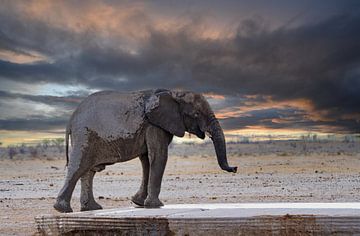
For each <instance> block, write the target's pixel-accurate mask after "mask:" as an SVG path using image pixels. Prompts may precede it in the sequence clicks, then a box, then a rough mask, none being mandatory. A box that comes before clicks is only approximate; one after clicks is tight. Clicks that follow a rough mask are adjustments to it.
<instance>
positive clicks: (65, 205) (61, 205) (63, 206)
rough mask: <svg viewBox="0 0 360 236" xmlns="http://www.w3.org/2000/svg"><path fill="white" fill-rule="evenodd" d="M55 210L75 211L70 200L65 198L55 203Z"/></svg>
mask: <svg viewBox="0 0 360 236" xmlns="http://www.w3.org/2000/svg"><path fill="white" fill-rule="evenodd" d="M54 208H55V210H57V211H59V212H62V213H66V212H73V210H72V209H71V206H70V202H67V201H65V200H56V203H55V204H54Z"/></svg>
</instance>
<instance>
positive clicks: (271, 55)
mask: <svg viewBox="0 0 360 236" xmlns="http://www.w3.org/2000/svg"><path fill="white" fill-rule="evenodd" d="M45 2H46V1H45ZM7 3H8V5H7V7H8V8H6V7H3V8H1V10H0V50H7V51H10V52H14V53H18V54H23V55H27V54H31V53H38V54H39V55H43V56H44V58H45V59H44V60H42V61H35V62H32V63H16V61H15V60H14V61H11V60H4V59H3V60H0V78H3V79H7V80H13V81H17V82H20V83H25V84H29V85H31V84H33V83H57V84H63V85H69V84H71V85H78V84H80V85H84V86H85V87H89V88H92V89H117V90H122V91H125V90H136V89H146V88H156V87H165V88H172V89H177V88H182V89H187V90H194V91H197V92H203V93H208V94H210V93H211V94H215V95H217V96H221V97H222V98H224V99H216V98H214V97H213V98H212V99H213V100H212V104H213V106H214V109H215V110H216V111H224V110H226V111H228V112H229V110H231V109H233V111H232V113H231V114H232V115H231V114H230V113H228V114H227V115H228V116H224V117H222V118H223V123H224V126H225V127H226V128H227V129H236V128H242V127H246V126H249V125H263V126H264V127H276V128H283V127H295V128H297V127H299V128H301V127H302V128H307V127H313V128H314V129H315V128H316V127H324V126H326V128H329V129H330V128H331V127H332V128H333V129H336V130H340V131H341V130H342V131H346V132H359V129H358V127H359V120H360V112H359V110H358V108H359V107H360V93H359V92H358V91H360V70H359V68H360V44H359V43H358V42H360V31H359V30H358V29H359V27H360V11H359V9H360V8H359V7H358V6H357V5H351V6H352V8H351V9H349V8H346V14H341V13H340V14H336V15H332V16H331V17H328V18H326V19H323V20H322V21H317V22H307V23H306V24H298V25H296V26H293V27H291V28H289V27H279V28H274V27H270V26H269V25H268V24H267V22H266V19H264V18H261V17H253V18H249V19H245V20H242V21H240V22H238V24H237V27H235V30H233V31H231V32H230V33H228V32H226V31H221V30H220V29H218V28H216V30H215V31H216V34H215V35H216V37H210V36H211V34H209V32H211V30H213V31H214V29H212V28H209V26H208V25H206V24H204V21H206V17H205V18H204V17H203V16H201V17H198V18H197V17H195V16H193V17H192V18H190V20H189V19H187V20H183V19H182V18H181V21H180V20H179V21H174V22H172V23H169V24H165V23H162V22H164V21H161V20H160V18H161V17H154V16H152V15H151V14H152V12H151V11H149V10H148V9H147V8H146V5H144V4H138V5H131V4H128V5H127V4H125V5H121V4H120V6H116V4H115V5H111V4H110V5H107V4H105V3H97V2H91V3H88V4H83V3H77V4H75V3H64V4H60V3H57V4H55V7H58V9H59V11H58V12H55V11H54V12H52V11H51V10H54V9H55V8H54V5H53V4H54V3H51V2H46V3H47V4H43V6H42V7H40V6H39V5H38V4H37V3H36V2H31V4H29V7H24V6H19V5H21V4H16V3H10V2H7ZM69 4H70V5H69ZM74 4H75V5H74ZM71 8H74V9H75V10H76V9H82V10H83V14H80V15H79V14H73V13H72V11H71ZM69 9H70V10H69ZM97 9H102V10H103V11H100V10H97ZM122 9H125V10H122ZM68 10H69V11H68ZM59 12H60V13H61V14H64V16H66V17H62V18H61V17H58V14H60V13H59ZM102 12H103V13H102ZM45 19H48V21H46V20H45ZM230 28H231V27H230ZM231 29H232V28H231ZM0 85H1V81H0ZM8 89H10V90H11V88H8ZM3 90H5V89H3ZM2 93H3V94H1V93H0V96H7V97H8V98H9V96H10V97H12V98H14V97H21V98H22V99H27V100H30V101H34V102H38V103H46V104H48V105H52V106H58V105H64V106H67V107H68V108H70V107H73V106H74V105H76V103H72V102H71V101H67V100H66V99H69V98H60V97H46V96H43V97H41V96H25V95H19V94H17V95H14V94H11V93H4V92H2ZM270 100H271V101H272V103H269V101H270ZM294 101H297V102H294ZM299 101H306V104H305V103H302V105H301V107H297V105H299V104H301V103H300V102H299ZM277 103H279V104H285V103H289V104H290V107H284V106H285V105H282V107H281V106H276V104H277ZM270 106H273V109H275V110H271V107H270ZM259 107H262V108H261V109H262V110H263V111H262V112H261V111H256V109H258V108H259ZM274 107H275V108H274ZM235 108H236V109H237V110H235V111H234V109H235ZM252 110H253V111H252ZM254 110H255V111H254ZM296 112H298V113H300V114H301V115H299V114H297V113H296ZM283 113H284V114H283ZM293 113H294V114H293ZM280 114H283V115H281V117H280ZM284 116H287V117H288V121H291V122H280V123H279V121H284ZM289 117H290V118H291V119H290V118H289ZM274 121H278V123H276V122H274ZM4 122H5V121H4ZM45 124H47V122H45ZM3 127H5V126H3ZM19 127H22V126H21V125H20V126H19Z"/></svg>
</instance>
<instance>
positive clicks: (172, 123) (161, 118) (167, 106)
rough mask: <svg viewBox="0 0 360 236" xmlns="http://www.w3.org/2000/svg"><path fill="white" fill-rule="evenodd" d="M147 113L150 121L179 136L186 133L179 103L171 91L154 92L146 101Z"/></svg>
mask: <svg viewBox="0 0 360 236" xmlns="http://www.w3.org/2000/svg"><path fill="white" fill-rule="evenodd" d="M145 115H146V117H147V118H148V120H149V122H150V123H152V124H154V125H156V126H159V127H160V128H163V129H164V130H166V131H168V132H170V133H172V134H174V135H176V136H178V137H183V136H184V135H185V126H184V122H183V119H182V116H181V113H180V107H179V104H178V103H177V102H176V101H175V99H174V98H173V97H172V96H171V95H170V94H169V93H167V92H161V93H157V94H156V93H155V94H153V95H152V96H151V97H150V98H149V99H148V100H147V101H146V104H145Z"/></svg>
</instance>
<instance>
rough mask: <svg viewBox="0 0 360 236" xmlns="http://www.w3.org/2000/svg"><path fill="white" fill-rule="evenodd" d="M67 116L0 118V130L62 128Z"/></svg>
mask: <svg viewBox="0 0 360 236" xmlns="http://www.w3.org/2000/svg"><path fill="white" fill-rule="evenodd" d="M67 121H68V119H67V118H48V117H39V118H35V119H21V118H19V119H6V120H4V119H0V130H28V131H39V130H44V131H46V130H53V129H64V127H65V125H66V123H67Z"/></svg>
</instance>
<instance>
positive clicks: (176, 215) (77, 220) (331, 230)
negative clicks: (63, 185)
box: [35, 203, 360, 235]
mask: <svg viewBox="0 0 360 236" xmlns="http://www.w3.org/2000/svg"><path fill="white" fill-rule="evenodd" d="M35 221H36V224H37V227H38V230H39V232H40V233H41V234H43V235H85V234H86V235H329V234H331V235H344V234H345V235H356V234H360V204H359V203H251V204H179V205H167V206H165V207H163V208H159V209H144V208H131V207H130V208H119V209H108V210H99V211H89V212H77V213H67V214H60V215H43V216H39V217H36V218H35Z"/></svg>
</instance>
